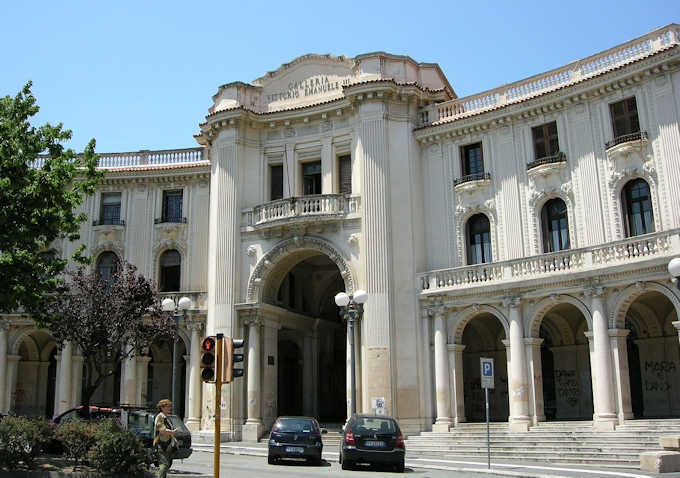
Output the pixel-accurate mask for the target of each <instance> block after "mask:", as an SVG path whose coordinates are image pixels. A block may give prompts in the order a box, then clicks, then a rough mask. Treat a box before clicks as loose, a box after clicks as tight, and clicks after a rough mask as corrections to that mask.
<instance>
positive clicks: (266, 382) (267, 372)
mask: <svg viewBox="0 0 680 478" xmlns="http://www.w3.org/2000/svg"><path fill="white" fill-rule="evenodd" d="M280 328H281V324H279V322H277V321H276V320H271V319H265V320H264V329H263V335H264V349H265V350H266V351H267V356H265V357H263V359H264V363H263V369H264V370H263V372H262V407H263V410H262V415H263V416H262V423H263V426H264V427H265V428H267V427H270V426H271V425H272V424H273V423H274V420H275V419H276V416H277V415H276V413H277V408H278V405H277V400H278V377H279V375H278V365H279V358H278V345H279V329H280Z"/></svg>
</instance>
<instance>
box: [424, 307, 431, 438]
mask: <svg viewBox="0 0 680 478" xmlns="http://www.w3.org/2000/svg"><path fill="white" fill-rule="evenodd" d="M421 319H422V323H423V325H422V326H423V343H422V347H423V368H422V369H421V373H422V377H423V387H422V390H423V401H422V410H423V412H422V413H423V417H425V420H426V423H424V424H423V426H424V427H425V430H427V429H429V428H430V426H431V425H432V419H433V410H432V408H433V407H432V347H431V346H430V337H431V333H430V330H431V321H430V311H429V310H426V309H423V310H422V311H421Z"/></svg>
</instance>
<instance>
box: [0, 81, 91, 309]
mask: <svg viewBox="0 0 680 478" xmlns="http://www.w3.org/2000/svg"><path fill="white" fill-rule="evenodd" d="M38 110H39V107H38V106H37V105H36V99H35V97H34V96H33V95H32V94H31V82H28V83H27V84H26V85H25V86H24V87H23V89H22V90H21V91H20V92H19V93H18V94H17V95H16V96H15V97H14V98H10V97H9V96H5V97H4V98H0V224H1V225H2V227H0V312H12V311H17V310H19V309H20V308H23V309H24V310H26V311H28V312H30V311H32V310H33V309H34V308H35V307H36V306H37V304H38V303H39V302H40V301H41V300H42V299H43V297H45V295H46V294H49V293H52V292H54V291H55V290H56V289H57V288H58V286H59V283H60V280H61V279H60V277H61V273H62V272H63V271H64V268H65V266H66V262H67V261H66V260H65V259H62V258H61V257H59V256H58V254H57V252H56V251H55V250H54V249H52V245H53V243H54V241H56V240H58V239H63V238H66V239H68V240H70V241H76V240H78V239H79V235H78V231H79V227H80V223H81V222H83V221H85V220H86V219H87V215H86V214H85V213H80V214H78V213H76V210H77V207H78V206H79V205H80V204H81V203H82V200H83V197H84V196H85V195H90V194H92V193H93V192H94V190H95V186H96V184H97V183H98V181H99V180H100V179H101V177H102V175H103V172H101V171H97V169H96V166H97V156H96V155H95V154H94V147H95V141H94V139H92V140H90V142H89V144H88V145H87V147H86V148H85V151H84V152H83V154H81V155H77V154H76V153H75V152H74V151H73V150H72V149H64V147H63V146H62V144H61V143H62V142H64V141H67V140H69V139H70V138H71V131H69V130H64V129H63V128H62V124H61V123H60V124H58V125H56V126H52V125H50V124H49V123H47V124H44V125H42V126H40V127H37V128H36V127H34V126H32V125H31V123H30V118H31V117H32V116H34V115H35V114H36V113H37V112H38ZM41 153H47V156H45V155H43V156H39V155H40V154H41ZM38 166H40V167H38ZM83 248H84V246H83V245H81V246H80V247H79V248H77V250H76V251H75V252H74V255H73V258H74V260H76V261H79V262H81V263H82V262H86V261H87V259H86V258H85V257H83V256H82V251H83Z"/></svg>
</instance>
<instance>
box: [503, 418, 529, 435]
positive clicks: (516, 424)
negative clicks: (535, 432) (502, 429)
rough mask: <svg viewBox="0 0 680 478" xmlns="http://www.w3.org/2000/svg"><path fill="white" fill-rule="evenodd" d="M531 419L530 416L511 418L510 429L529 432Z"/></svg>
mask: <svg viewBox="0 0 680 478" xmlns="http://www.w3.org/2000/svg"><path fill="white" fill-rule="evenodd" d="M529 425H531V419H530V418H529V417H521V418H512V417H511V418H510V420H509V421H508V429H509V430H510V431H511V432H528V431H529Z"/></svg>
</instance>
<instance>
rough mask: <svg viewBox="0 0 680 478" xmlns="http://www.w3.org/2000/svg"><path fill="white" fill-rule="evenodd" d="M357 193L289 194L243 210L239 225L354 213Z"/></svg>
mask: <svg viewBox="0 0 680 478" xmlns="http://www.w3.org/2000/svg"><path fill="white" fill-rule="evenodd" d="M360 207H361V201H360V196H345V195H342V194H318V195H313V196H301V197H290V198H284V199H277V200H276V201H271V202H268V203H265V204H260V205H258V206H255V207H254V208H252V209H247V210H244V211H243V217H242V225H243V226H245V227H247V228H253V229H256V230H259V229H266V228H271V227H277V226H280V225H284V224H294V223H305V222H317V223H318V222H328V221H338V220H343V219H347V218H349V217H352V216H356V217H358V213H359V212H360V211H359V209H360Z"/></svg>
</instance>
